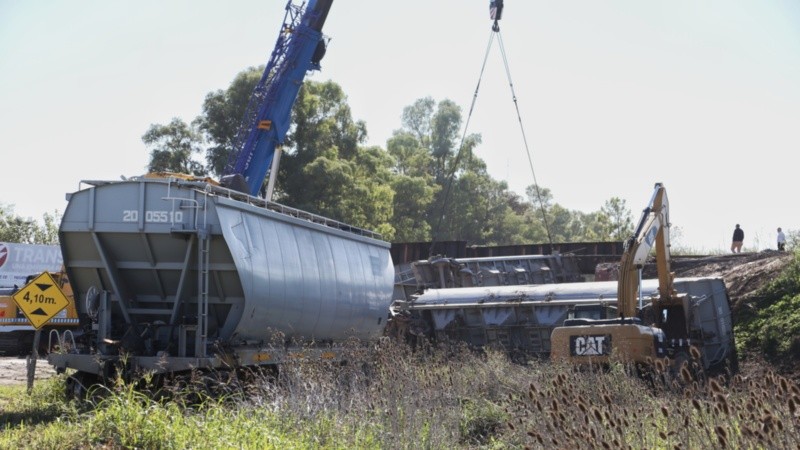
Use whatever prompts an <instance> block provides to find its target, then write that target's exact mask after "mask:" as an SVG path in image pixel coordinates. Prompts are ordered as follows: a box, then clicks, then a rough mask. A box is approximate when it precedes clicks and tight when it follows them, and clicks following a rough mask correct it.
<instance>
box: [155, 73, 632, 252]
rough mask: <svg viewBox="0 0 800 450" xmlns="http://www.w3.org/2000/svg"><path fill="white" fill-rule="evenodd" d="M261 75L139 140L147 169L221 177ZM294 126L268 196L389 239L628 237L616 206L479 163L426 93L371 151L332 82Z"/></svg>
mask: <svg viewBox="0 0 800 450" xmlns="http://www.w3.org/2000/svg"><path fill="white" fill-rule="evenodd" d="M262 70H263V68H255V67H251V68H249V69H246V70H244V71H242V72H241V73H239V74H238V75H237V76H236V77H235V78H234V80H233V81H232V82H231V84H230V86H229V87H228V88H227V89H225V90H217V91H214V92H210V93H209V94H208V95H207V96H206V98H205V102H204V104H203V112H202V113H201V115H200V116H198V117H197V118H195V119H194V120H193V121H192V122H191V124H187V123H185V122H183V121H182V120H180V119H173V120H172V121H171V122H170V123H169V124H167V125H157V124H154V125H152V126H151V127H150V129H149V130H148V131H147V132H146V133H145V135H144V136H143V137H142V140H143V142H144V143H145V144H146V145H147V146H148V147H149V148H150V149H151V154H150V163H149V169H150V170H151V171H168V172H170V171H171V172H187V173H192V174H194V175H207V176H216V177H219V176H220V175H221V174H222V172H223V170H224V167H225V164H226V163H227V161H228V159H229V158H230V155H231V153H232V152H233V150H234V145H235V144H234V142H235V140H236V133H237V132H238V131H239V128H240V126H241V125H240V123H239V122H240V118H241V116H242V114H243V113H244V111H245V109H246V107H247V102H248V101H249V98H250V93H251V92H252V90H253V87H254V86H255V84H256V83H257V81H258V80H259V79H260V76H261V71H262ZM291 122H292V123H291V127H290V129H289V132H288V134H287V137H286V141H285V143H284V148H283V151H284V154H283V156H282V159H281V164H280V168H279V173H278V174H277V183H276V190H275V193H274V197H273V199H274V200H275V201H278V202H281V203H283V204H286V205H287V206H292V207H295V208H299V209H302V210H305V211H309V212H312V213H316V214H320V215H323V216H326V217H330V218H332V219H336V220H339V221H343V222H346V223H349V224H352V225H355V226H358V227H363V228H369V229H373V230H376V231H378V232H380V233H381V234H382V235H383V236H384V238H385V239H388V240H393V241H395V242H425V241H430V240H437V241H444V240H463V241H467V242H468V243H469V244H472V245H513V244H531V243H547V242H548V241H552V243H558V242H571V241H604V240H621V239H623V238H624V237H626V236H628V235H629V234H630V233H631V232H632V231H633V224H632V219H631V214H630V211H629V210H628V209H627V207H626V205H625V202H624V201H623V200H620V199H619V198H611V199H609V200H608V201H607V202H606V203H605V204H604V205H602V207H601V208H600V209H599V210H598V211H595V212H590V213H583V212H579V211H570V210H568V209H567V208H564V207H563V206H561V205H559V204H558V203H556V202H555V201H554V196H553V193H552V192H550V190H549V189H547V188H546V187H542V186H535V185H531V186H530V187H529V188H528V189H527V191H526V196H525V197H522V196H520V195H518V194H516V193H514V192H512V191H510V190H509V188H508V185H507V184H506V183H505V182H504V181H499V180H495V179H494V178H493V177H492V176H491V175H490V174H489V173H488V172H487V170H486V164H485V163H484V161H483V160H481V159H480V158H479V157H477V156H476V155H475V153H474V150H475V149H476V148H477V147H478V146H479V145H480V144H481V136H480V135H478V134H470V135H462V131H461V129H462V113H461V108H460V107H459V106H458V105H457V104H455V103H454V102H453V101H451V100H447V99H445V100H441V101H438V102H437V101H436V100H434V99H433V98H430V97H426V98H421V99H418V100H416V101H415V102H414V103H413V104H411V105H409V106H407V107H406V108H404V110H403V111H402V116H401V123H400V128H399V129H397V130H396V131H395V132H394V133H393V135H392V136H391V138H389V140H388V141H387V142H386V148H385V149H384V148H381V147H378V146H369V145H366V137H367V125H366V123H364V122H363V121H359V120H355V119H354V118H353V116H352V112H351V110H350V106H349V105H348V103H347V95H346V94H345V93H344V91H343V90H342V88H341V87H340V86H339V85H338V84H336V83H334V82H332V81H325V82H315V81H307V82H305V83H304V84H303V86H302V88H301V89H300V92H299V94H298V97H297V100H296V102H295V104H294V107H293V110H292V117H291ZM200 155H204V156H205V163H200V162H198V158H199V157H200Z"/></svg>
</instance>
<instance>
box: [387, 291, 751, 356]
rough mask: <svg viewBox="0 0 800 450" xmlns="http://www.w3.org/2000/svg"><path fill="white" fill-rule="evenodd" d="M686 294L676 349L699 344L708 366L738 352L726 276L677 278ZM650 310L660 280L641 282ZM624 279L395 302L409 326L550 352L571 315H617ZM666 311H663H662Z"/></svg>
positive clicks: (424, 332)
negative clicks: (557, 331)
mask: <svg viewBox="0 0 800 450" xmlns="http://www.w3.org/2000/svg"><path fill="white" fill-rule="evenodd" d="M674 284H675V289H676V290H677V291H678V292H679V293H682V294H683V293H685V294H686V300H685V301H686V305H685V306H684V311H685V315H683V316H681V317H673V318H670V319H669V320H670V321H671V322H675V323H680V324H681V326H683V329H685V330H686V332H685V333H683V335H681V336H680V337H679V338H678V339H679V340H680V342H671V343H667V344H669V347H670V348H673V349H678V350H680V349H683V350H684V351H687V352H688V348H689V347H690V346H696V347H697V348H698V349H699V350H700V351H701V353H702V356H703V364H704V367H705V368H706V369H708V368H711V367H715V366H720V365H724V364H726V363H728V362H729V361H730V360H731V359H733V358H735V354H736V349H735V346H734V339H733V324H732V320H731V312H730V307H729V299H728V293H727V289H726V287H725V283H724V280H723V279H722V278H713V277H709V278H678V279H676V280H675V282H674ZM641 292H642V299H643V306H644V310H645V311H648V308H647V305H648V304H649V303H650V302H651V300H652V299H653V298H656V297H658V280H643V281H642V291H641ZM616 303H617V283H616V282H613V281H611V282H608V281H607V282H584V283H556V284H539V285H519V286H484V287H469V288H451V289H429V290H427V291H425V292H424V293H421V294H418V295H417V296H415V297H414V298H413V299H412V300H411V301H405V300H402V301H395V302H394V304H393V305H392V308H391V309H392V313H393V314H394V315H395V316H399V317H403V318H404V320H403V322H402V324H403V325H402V327H403V330H402V331H403V332H404V333H406V335H411V336H420V337H425V338H427V339H432V340H435V341H437V342H453V341H456V342H465V343H467V344H469V345H470V346H473V347H478V348H480V347H487V346H494V347H497V348H500V349H502V350H504V351H507V352H509V353H511V354H518V355H529V356H539V357H545V356H547V355H549V354H550V335H551V333H552V331H553V329H554V328H556V327H559V326H561V325H563V324H564V321H565V320H567V319H576V320H580V319H595V320H596V319H609V318H615V317H617V315H618V313H617V307H616V306H617V305H616ZM661 313H662V314H665V313H664V312H661Z"/></svg>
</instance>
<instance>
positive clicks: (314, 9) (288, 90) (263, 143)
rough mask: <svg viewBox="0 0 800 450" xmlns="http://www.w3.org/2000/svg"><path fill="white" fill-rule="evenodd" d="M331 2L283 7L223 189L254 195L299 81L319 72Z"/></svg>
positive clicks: (287, 120)
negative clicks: (312, 72)
mask: <svg viewBox="0 0 800 450" xmlns="http://www.w3.org/2000/svg"><path fill="white" fill-rule="evenodd" d="M332 3H333V0H310V1H309V2H308V3H307V4H305V3H303V4H300V5H295V4H293V3H292V0H289V1H288V2H287V4H286V14H285V15H284V19H283V26H282V27H281V31H280V33H279V34H278V40H277V42H276V43H275V48H274V49H273V50H272V55H271V56H270V59H269V62H268V63H267V66H266V68H265V69H264V73H263V75H262V76H261V79H260V80H259V82H258V84H257V85H256V87H255V89H254V90H253V94H252V95H251V97H250V101H249V103H248V105H247V110H246V111H245V114H244V117H243V119H242V123H241V126H240V128H239V131H238V132H237V134H236V139H235V141H234V142H235V147H234V152H233V153H232V154H231V156H230V158H229V159H228V164H227V165H226V166H225V170H224V172H223V177H222V184H223V185H225V186H227V187H230V188H232V189H236V190H239V191H242V192H245V193H249V194H250V195H258V192H259V190H260V189H261V186H262V184H263V183H264V178H265V177H266V175H267V172H268V171H269V167H270V165H271V164H272V159H273V158H274V156H275V149H276V147H277V146H279V145H281V144H283V141H284V139H285V138H286V132H287V131H288V130H289V125H290V122H291V112H292V106H293V105H294V102H295V99H297V93H298V92H299V91H300V86H301V85H302V84H303V79H304V78H305V76H306V73H307V72H308V71H310V70H319V69H320V60H321V59H322V57H323V56H324V54H325V44H326V43H325V38H324V36H323V35H322V26H323V24H324V23H325V19H326V18H327V16H328V11H329V10H330V7H331V4H332Z"/></svg>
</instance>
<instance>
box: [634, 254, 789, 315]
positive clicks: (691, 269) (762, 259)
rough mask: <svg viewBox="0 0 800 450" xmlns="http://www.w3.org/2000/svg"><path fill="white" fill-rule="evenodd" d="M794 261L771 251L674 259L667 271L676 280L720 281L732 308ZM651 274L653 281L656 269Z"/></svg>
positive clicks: (787, 256) (786, 255) (785, 255)
mask: <svg viewBox="0 0 800 450" xmlns="http://www.w3.org/2000/svg"><path fill="white" fill-rule="evenodd" d="M793 257H794V255H793V254H792V253H787V252H778V251H774V250H765V251H762V252H758V253H737V254H730V255H716V256H702V257H673V258H672V261H671V267H670V269H671V270H672V271H673V272H675V276H676V277H679V278H686V277H706V276H717V277H722V278H723V279H724V280H725V285H726V286H727V287H728V295H729V296H730V298H731V302H732V304H733V305H738V304H739V303H740V302H741V301H742V300H745V299H747V298H748V297H750V296H752V295H753V293H754V292H755V291H757V290H758V289H759V288H761V287H762V286H764V285H765V284H767V283H769V282H770V281H772V280H773V279H775V277H777V276H778V275H780V273H781V272H782V271H783V269H784V268H785V267H786V266H787V265H788V264H789V263H790V262H791V261H792V259H793ZM648 269H650V268H649V267H648ZM650 270H652V271H653V273H652V275H653V276H654V277H655V276H656V274H655V267H653V268H652V269H650ZM645 272H647V270H646V271H645Z"/></svg>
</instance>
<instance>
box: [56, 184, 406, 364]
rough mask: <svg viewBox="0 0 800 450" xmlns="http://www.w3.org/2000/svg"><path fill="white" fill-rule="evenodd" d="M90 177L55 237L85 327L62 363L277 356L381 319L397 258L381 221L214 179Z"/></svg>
mask: <svg viewBox="0 0 800 450" xmlns="http://www.w3.org/2000/svg"><path fill="white" fill-rule="evenodd" d="M83 185H85V186H84V187H85V188H83V189H80V190H79V191H77V192H74V193H72V194H69V195H68V205H67V208H66V210H65V212H64V216H63V219H62V222H61V226H60V228H59V237H60V241H61V248H62V253H63V256H64V265H65V268H66V271H67V273H68V275H69V278H70V280H71V282H72V286H73V290H74V292H75V298H76V300H77V304H78V312H79V316H80V320H81V325H82V327H83V328H84V330H85V333H84V335H83V337H82V339H81V340H80V341H79V342H78V344H77V346H76V348H72V349H71V350H70V351H69V352H65V353H59V354H51V355H50V356H49V361H50V363H51V364H52V365H54V366H55V368H56V369H67V368H71V369H77V371H78V373H79V374H90V375H97V376H107V375H108V374H109V373H110V372H112V371H115V370H119V369H120V367H122V365H121V364H120V362H124V369H123V370H125V371H135V370H141V369H145V370H149V371H154V372H175V371H183V370H189V369H192V368H214V367H220V366H226V367H229V366H231V365H234V366H235V365H253V364H270V363H274V362H278V360H279V359H280V358H281V356H282V355H285V352H288V351H291V349H293V348H300V347H302V349H303V352H304V354H308V353H309V352H311V353H313V352H314V351H319V352H320V354H325V355H327V354H330V352H331V350H330V347H331V344H332V343H335V342H337V341H341V340H344V339H347V338H357V339H372V338H375V337H377V336H380V335H381V333H382V330H383V327H384V325H385V320H386V316H387V311H388V307H389V305H390V303H391V299H392V288H393V279H394V269H393V265H392V260H391V256H390V252H389V249H390V245H389V244H388V243H387V242H384V241H382V240H381V239H380V236H378V235H377V234H374V233H371V232H369V231H367V230H363V229H358V228H354V227H352V226H349V225H346V224H344V223H341V222H336V221H333V220H330V219H326V218H324V217H320V216H316V215H313V214H309V213H306V212H303V211H300V210H296V209H292V208H288V207H285V206H282V205H279V204H276V203H272V202H267V201H265V200H263V199H259V198H256V197H252V196H249V195H245V194H242V193H239V192H236V191H232V190H229V189H225V188H222V187H220V186H218V185H216V184H215V183H214V182H212V181H211V180H198V179H186V178H183V177H177V176H174V177H161V178H148V177H137V178H133V179H130V180H123V181H84V182H82V186H83Z"/></svg>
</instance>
